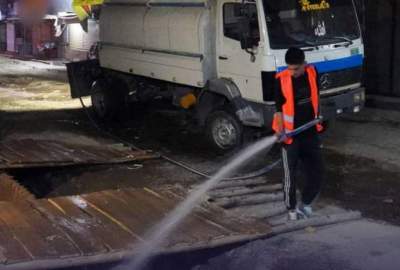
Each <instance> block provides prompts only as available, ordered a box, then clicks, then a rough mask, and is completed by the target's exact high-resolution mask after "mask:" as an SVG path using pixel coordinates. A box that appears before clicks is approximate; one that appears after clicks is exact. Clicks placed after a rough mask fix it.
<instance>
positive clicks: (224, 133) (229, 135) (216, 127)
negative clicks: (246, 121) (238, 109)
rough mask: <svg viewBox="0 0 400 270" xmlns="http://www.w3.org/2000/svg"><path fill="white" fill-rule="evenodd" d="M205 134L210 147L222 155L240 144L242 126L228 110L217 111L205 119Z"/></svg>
mask: <svg viewBox="0 0 400 270" xmlns="http://www.w3.org/2000/svg"><path fill="white" fill-rule="evenodd" d="M206 133H207V138H208V141H209V142H210V144H211V146H212V147H213V148H214V149H215V150H216V151H217V152H219V153H221V154H222V153H227V152H230V151H232V150H234V149H236V148H237V147H239V146H240V145H241V144H242V139H243V126H242V123H240V121H239V119H237V117H236V116H235V115H234V113H232V112H230V111H229V110H217V111H214V112H212V113H211V114H210V115H209V117H208V118H207V121H206Z"/></svg>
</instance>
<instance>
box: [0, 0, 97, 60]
mask: <svg viewBox="0 0 400 270" xmlns="http://www.w3.org/2000/svg"><path fill="white" fill-rule="evenodd" d="M23 3H25V2H24V0H2V1H0V10H1V19H0V51H1V52H4V53H8V54H13V55H16V56H20V57H27V58H32V57H33V58H40V59H54V58H65V59H68V60H79V59H85V58H86V56H87V52H88V51H89V49H90V47H91V45H92V44H94V43H95V42H96V41H97V40H98V23H97V21H96V20H95V19H92V18H90V19H89V20H88V22H87V27H85V28H87V29H86V30H87V32H86V31H84V30H83V28H82V26H81V24H80V22H79V20H78V19H77V17H76V16H75V14H74V13H73V11H72V0H52V1H41V0H37V1H33V3H34V4H35V7H36V8H37V9H38V11H37V14H40V19H39V20H38V19H37V18H35V20H30V21H29V22H28V23H26V21H25V20H24V18H25V16H24V10H25V9H29V10H30V11H31V10H32V9H31V8H30V7H28V8H24V5H23ZM38 6H41V7H40V9H39V8H38ZM41 9H43V11H42V10H41Z"/></svg>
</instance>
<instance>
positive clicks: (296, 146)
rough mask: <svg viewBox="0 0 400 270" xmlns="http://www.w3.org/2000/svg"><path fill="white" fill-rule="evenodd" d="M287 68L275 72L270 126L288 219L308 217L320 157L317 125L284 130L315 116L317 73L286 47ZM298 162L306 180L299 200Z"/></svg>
mask: <svg viewBox="0 0 400 270" xmlns="http://www.w3.org/2000/svg"><path fill="white" fill-rule="evenodd" d="M285 61H286V64H287V69H285V70H284V71H281V72H279V73H278V74H277V75H276V85H275V95H274V96H275V103H276V113H275V115H274V121H273V129H274V131H275V132H276V135H277V136H278V137H279V138H280V139H281V141H282V160H283V168H284V184H283V187H284V199H285V204H286V207H287V209H288V219H289V220H297V219H299V218H309V217H311V215H312V206H311V205H312V203H313V202H314V200H315V199H316V198H317V196H318V194H319V192H320V189H321V184H322V179H323V173H324V169H323V166H324V164H323V160H322V154H321V143H320V138H319V134H318V133H319V132H322V130H323V127H322V125H321V124H317V125H316V127H315V128H314V127H312V128H310V129H308V130H306V131H304V132H302V133H300V134H299V135H296V136H294V137H293V138H288V137H286V136H285V134H286V133H288V132H290V131H292V130H294V129H296V128H298V127H300V126H302V125H304V124H306V123H309V122H311V121H313V120H314V119H315V118H317V117H319V113H320V109H319V108H320V106H319V105H320V104H319V89H318V82H317V72H316V69H315V68H314V67H313V66H312V65H307V64H306V62H305V55H304V52H303V51H302V50H301V49H299V48H290V49H289V50H288V51H287V52H286V56H285ZM299 161H301V162H302V165H303V167H304V169H305V175H306V177H307V178H306V183H305V186H304V190H303V192H302V198H301V199H302V201H301V203H300V204H299V205H298V204H297V198H296V190H297V183H296V173H297V168H298V164H299Z"/></svg>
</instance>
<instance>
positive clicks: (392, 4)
mask: <svg viewBox="0 0 400 270" xmlns="http://www.w3.org/2000/svg"><path fill="white" fill-rule="evenodd" d="M399 2H400V1H398V0H364V5H365V12H364V16H365V33H364V41H365V53H366V68H365V83H366V86H367V91H368V93H370V94H380V95H388V96H400V76H399V74H400V69H399V67H398V63H400V18H399V16H400V3H399Z"/></svg>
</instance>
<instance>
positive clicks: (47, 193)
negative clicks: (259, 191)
mask: <svg viewBox="0 0 400 270" xmlns="http://www.w3.org/2000/svg"><path fill="white" fill-rule="evenodd" d="M0 67H1V68H0V117H1V119H0V125H1V126H0V130H1V136H2V139H3V140H6V139H10V138H13V139H18V138H36V139H44V138H53V139H55V140H66V141H69V142H78V143H87V144H90V143H105V142H110V141H112V139H111V138H110V137H109V136H108V135H107V134H105V133H104V132H100V131H99V130H97V129H96V128H95V127H94V126H93V123H92V122H91V121H89V120H88V118H87V114H86V113H87V112H86V111H85V110H84V109H82V108H81V105H80V103H79V101H78V100H71V99H70V97H69V86H68V84H67V81H66V74H65V69H64V68H63V67H60V66H50V65H47V64H43V63H36V62H22V61H18V60H12V59H9V58H4V57H0ZM85 103H86V104H88V105H90V100H88V99H85ZM156 105H157V104H154V107H151V106H150V107H149V106H148V107H146V108H143V107H140V106H136V107H135V108H133V109H132V111H131V112H130V115H129V116H127V117H126V119H124V121H121V122H119V123H113V124H112V125H111V124H110V125H108V126H107V127H106V126H102V128H103V130H106V131H107V132H110V133H112V134H114V135H117V136H119V137H121V138H123V139H125V140H127V141H129V142H131V143H134V144H136V145H138V146H140V147H142V148H145V149H152V150H154V151H158V152H161V153H163V154H165V155H168V156H171V157H174V158H175V159H177V160H180V161H183V162H185V163H187V164H189V165H191V166H193V167H195V168H197V169H199V170H201V171H204V172H207V173H212V172H214V171H216V170H217V169H218V168H219V167H220V166H221V164H223V162H224V161H225V160H226V158H227V157H226V156H218V155H216V154H214V153H213V152H212V151H210V149H209V148H208V147H207V144H206V142H205V141H204V139H203V137H202V134H201V133H199V132H198V131H195V130H193V129H191V127H190V126H189V125H188V124H187V122H186V121H185V118H184V117H182V116H180V115H179V114H175V113H168V114H166V113H163V112H159V111H157V110H155V109H154V108H156V107H159V106H156ZM399 132H400V114H399V113H398V112H388V111H381V110H377V109H371V108H369V109H366V110H364V111H363V112H362V113H360V114H359V115H353V116H345V117H341V118H340V119H339V120H338V121H337V122H336V124H335V127H334V128H333V129H332V130H330V131H329V132H328V133H327V134H326V135H324V145H325V148H324V156H325V160H326V169H327V170H326V171H327V174H326V183H325V187H324V191H323V193H322V194H321V200H322V201H323V202H326V203H331V204H335V205H338V206H342V207H344V208H349V209H355V210H359V211H361V212H362V214H363V215H364V216H366V217H368V218H372V219H377V220H381V221H385V222H389V223H391V224H395V225H400V199H399V196H398V194H399V193H400V167H399V166H400V165H399V164H400V138H399V136H398V134H399ZM93 139H94V141H93ZM275 158H277V156H276V153H275V154H274V153H271V154H270V156H268V157H265V156H262V157H259V158H258V159H257V160H256V161H255V162H254V163H253V166H254V168H257V167H258V168H259V167H261V166H263V165H265V163H266V162H267V161H266V160H270V159H275ZM141 165H143V167H137V166H134V165H133V164H129V165H118V166H113V167H109V166H97V167H89V168H88V167H77V168H68V169H51V170H50V169H35V170H19V171H10V173H11V174H13V175H15V176H16V178H17V179H18V180H19V182H20V183H22V184H23V185H25V186H26V187H28V189H29V190H30V191H31V192H33V193H34V194H35V195H36V196H37V197H53V196H60V195H71V194H81V193H89V192H93V191H99V190H106V189H118V188H123V187H131V186H134V187H135V186H143V185H149V186H151V185H160V184H171V185H183V186H190V185H192V184H196V183H200V182H201V181H204V179H202V178H201V177H199V176H196V175H193V174H191V173H189V172H187V171H185V170H183V169H181V168H178V167H176V166H175V165H172V164H170V163H168V162H166V161H163V160H153V161H148V162H145V163H143V164H141ZM267 177H268V179H269V180H270V181H271V183H272V182H280V179H281V169H280V168H278V169H276V170H274V171H273V172H272V173H271V174H270V175H268V176H267Z"/></svg>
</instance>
